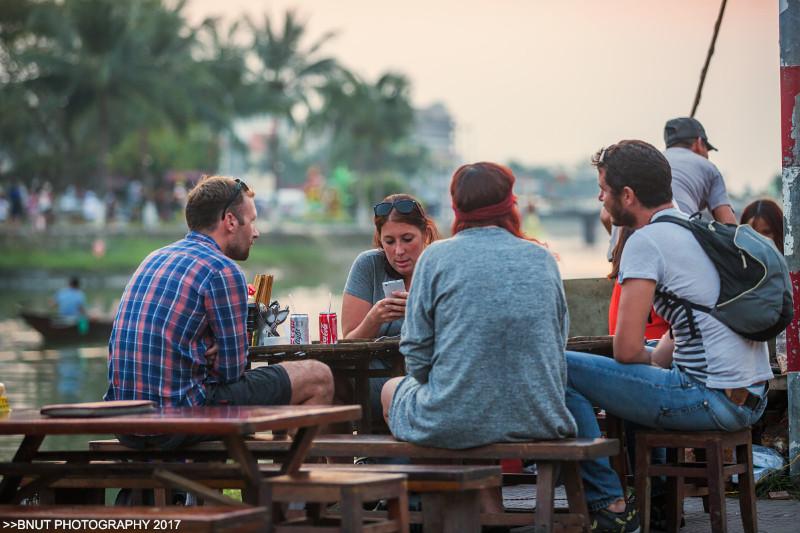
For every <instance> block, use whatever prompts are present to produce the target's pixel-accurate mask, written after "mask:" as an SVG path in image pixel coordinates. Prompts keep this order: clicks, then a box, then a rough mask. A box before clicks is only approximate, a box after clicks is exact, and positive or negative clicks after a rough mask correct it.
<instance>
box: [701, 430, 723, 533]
mask: <svg viewBox="0 0 800 533" xmlns="http://www.w3.org/2000/svg"><path fill="white" fill-rule="evenodd" d="M722 453H723V450H722V443H720V442H719V441H716V442H709V443H708V445H707V446H706V454H708V457H707V461H706V469H707V470H706V471H707V472H708V506H709V508H710V511H711V531H713V532H714V533H724V532H725V531H727V530H728V529H727V520H726V518H727V517H726V514H727V513H726V510H725V477H724V476H723V474H722V461H723V456H722Z"/></svg>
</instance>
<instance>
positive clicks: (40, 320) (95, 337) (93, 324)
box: [20, 311, 113, 345]
mask: <svg viewBox="0 0 800 533" xmlns="http://www.w3.org/2000/svg"><path fill="white" fill-rule="evenodd" d="M20 316H21V317H22V319H23V320H25V322H27V324H28V325H29V326H30V327H32V328H33V329H35V330H36V331H38V332H39V333H41V335H42V337H43V339H44V343H45V344H47V345H55V344H103V343H107V342H108V338H109V337H110V336H111V326H112V324H113V321H112V320H111V319H101V318H89V329H88V330H87V331H86V332H85V333H81V332H80V331H79V330H78V326H77V324H65V323H63V322H60V321H59V320H58V319H57V318H56V316H55V315H52V314H49V313H39V312H34V311H20Z"/></svg>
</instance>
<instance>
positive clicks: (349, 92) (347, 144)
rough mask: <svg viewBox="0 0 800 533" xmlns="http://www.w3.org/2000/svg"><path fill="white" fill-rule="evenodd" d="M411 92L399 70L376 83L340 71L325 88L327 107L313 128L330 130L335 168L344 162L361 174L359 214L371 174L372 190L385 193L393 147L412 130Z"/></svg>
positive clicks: (323, 94) (383, 76)
mask: <svg viewBox="0 0 800 533" xmlns="http://www.w3.org/2000/svg"><path fill="white" fill-rule="evenodd" d="M410 90H411V86H410V84H409V82H408V79H407V78H406V77H405V76H403V75H402V74H397V73H385V74H383V75H382V76H380V77H379V78H378V81H376V82H375V84H370V83H368V82H364V81H362V80H360V79H358V78H357V77H355V76H354V75H352V74H343V75H338V76H336V77H335V78H333V79H331V80H330V83H328V84H327V85H326V86H325V87H324V88H323V89H322V90H321V95H322V97H323V100H324V105H323V107H322V109H321V110H320V112H319V114H318V115H316V116H315V117H313V118H312V121H311V127H312V129H314V130H318V131H327V132H328V133H330V136H331V155H330V158H331V163H332V166H335V165H340V164H344V165H347V166H349V167H350V168H352V169H353V170H354V171H355V172H356V173H357V174H358V175H359V176H358V180H357V184H358V185H357V191H356V197H357V200H358V204H359V207H358V209H359V212H361V211H363V210H364V209H366V208H365V207H364V206H365V205H366V203H367V202H368V198H367V189H368V185H370V184H369V183H368V181H367V178H368V177H374V178H375V183H373V184H372V185H373V187H372V188H373V194H374V195H375V196H376V197H382V195H383V190H382V189H383V184H382V179H381V177H382V176H385V172H384V171H385V170H387V167H388V166H395V165H394V163H396V161H392V159H393V155H394V153H393V151H394V148H395V147H397V146H398V145H399V143H401V142H402V141H403V140H405V139H407V137H408V134H409V133H410V131H411V127H412V125H413V122H414V109H413V107H412V106H411V102H410V94H409V93H410ZM390 162H391V163H392V164H391V165H389V163H390Z"/></svg>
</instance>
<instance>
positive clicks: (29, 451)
mask: <svg viewBox="0 0 800 533" xmlns="http://www.w3.org/2000/svg"><path fill="white" fill-rule="evenodd" d="M43 440H44V435H26V436H25V438H24V439H22V443H21V444H20V445H19V448H17V453H16V454H14V460H13V461H14V462H15V463H30V462H31V461H32V460H33V458H34V456H35V455H36V452H37V451H38V450H39V446H41V444H42V441H43ZM21 482H22V477H21V476H6V477H4V478H3V482H2V483H0V503H11V502H13V501H14V497H15V496H16V495H17V490H18V489H19V484H20V483H21Z"/></svg>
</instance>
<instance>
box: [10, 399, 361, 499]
mask: <svg viewBox="0 0 800 533" xmlns="http://www.w3.org/2000/svg"><path fill="white" fill-rule="evenodd" d="M360 414H361V410H360V408H359V407H358V406H356V405H340V406H280V407H259V406H209V407H180V408H174V407H165V408H161V409H157V410H155V411H154V412H151V413H146V414H135V415H119V416H109V417H69V418H67V417H63V418H61V417H59V418H55V417H48V416H45V415H42V414H40V413H39V411H38V410H34V409H22V410H13V411H11V412H10V413H9V414H8V415H5V416H0V435H24V439H23V440H22V443H21V444H20V446H19V448H18V449H17V452H16V454H15V455H14V458H13V460H12V461H11V462H9V463H0V474H2V475H3V481H2V483H0V503H11V502H14V501H17V500H19V499H20V498H22V497H24V496H25V492H26V491H21V490H20V483H21V481H22V476H23V475H24V476H26V477H37V478H38V480H37V481H38V482H39V483H40V484H44V485H49V484H50V483H53V482H55V481H58V480H59V479H61V478H63V477H65V476H68V475H70V474H71V473H73V471H74V470H75V469H76V468H77V469H80V468H82V467H85V465H81V464H76V463H75V462H70V461H66V462H48V463H46V464H45V463H39V464H38V465H37V463H36V461H37V454H38V453H39V448H40V446H41V444H42V441H43V440H44V439H45V437H47V436H48V435H102V434H109V433H113V434H129V433H138V434H168V435H182V434H186V435H211V436H214V437H218V438H219V440H222V441H223V442H224V443H225V450H226V454H225V456H224V457H223V461H222V462H223V463H224V462H225V460H226V459H233V460H234V461H235V462H236V464H237V465H238V466H239V469H240V472H241V476H242V478H243V481H244V486H245V490H244V491H243V499H245V500H246V501H247V503H250V504H253V505H259V506H262V505H264V506H266V507H267V508H269V507H270V502H269V501H267V500H268V499H269V497H268V491H266V490H265V489H264V486H263V483H264V481H263V478H262V475H261V473H260V472H259V467H258V462H257V460H256V459H255V457H254V456H253V454H252V453H251V451H250V450H248V448H247V446H246V444H245V438H246V437H247V436H248V435H250V434H252V433H256V432H261V431H276V430H280V431H282V430H290V429H296V430H297V434H296V436H295V438H294V439H293V441H292V445H291V447H290V449H289V450H288V452H287V453H285V454H279V455H277V456H276V458H280V460H281V461H282V462H281V469H280V473H281V474H294V473H296V472H297V471H298V470H299V468H300V465H301V464H302V463H303V461H304V460H305V458H306V454H307V453H308V449H309V447H310V446H311V442H312V440H313V438H314V436H315V435H316V433H317V431H318V429H319V427H320V426H322V425H327V424H331V423H337V422H346V421H352V420H356V419H358V418H359V416H360ZM179 452H180V450H176V451H175V453H179ZM54 453H55V455H58V453H59V452H52V451H49V452H46V454H47V455H49V456H52V455H53V454H54ZM70 453H71V452H63V454H64V456H65V457H66V456H69V454H70ZM79 462H80V461H79ZM176 464H177V465H179V466H180V465H183V464H182V463H176ZM183 466H186V465H183ZM141 468H142V469H149V471H152V470H153V464H152V463H149V464H146V463H142V464H141ZM39 470H41V472H39ZM158 475H159V479H160V480H161V481H163V482H166V483H167V484H168V485H170V486H172V487H173V488H179V489H184V490H191V491H195V492H196V489H199V490H200V491H201V492H202V490H203V487H198V483H197V482H195V481H192V480H191V479H189V478H187V477H185V476H182V475H180V470H179V469H176V470H175V471H170V463H168V462H165V463H160V464H159V471H158ZM32 485H34V486H36V482H34V483H33V484H32ZM29 487H30V486H26V489H29ZM28 492H29V491H28ZM203 495H204V497H206V498H211V499H215V500H217V501H218V502H220V500H225V499H226V498H227V497H225V496H221V495H219V494H218V493H217V494H216V496H215V493H214V492H213V491H210V490H209V491H208V492H207V493H204V494H203ZM222 503H224V502H222Z"/></svg>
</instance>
